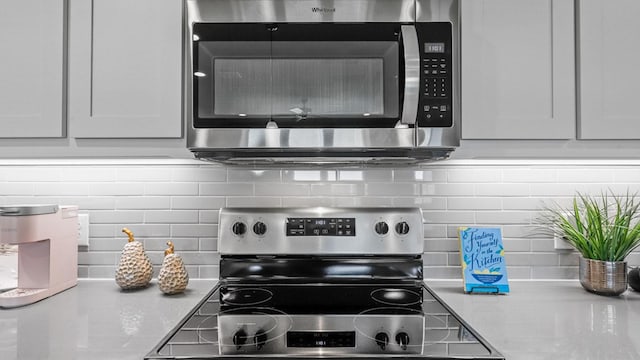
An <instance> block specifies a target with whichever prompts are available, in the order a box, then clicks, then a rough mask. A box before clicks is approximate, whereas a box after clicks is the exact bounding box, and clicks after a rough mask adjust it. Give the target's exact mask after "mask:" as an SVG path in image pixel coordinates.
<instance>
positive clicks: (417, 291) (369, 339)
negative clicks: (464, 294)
mask: <svg viewBox="0 0 640 360" xmlns="http://www.w3.org/2000/svg"><path fill="white" fill-rule="evenodd" d="M261 357H265V358H283V359H284V358H288V359H296V358H300V359H302V358H304V359H309V358H331V359H341V358H344V359H347V358H354V357H357V358H384V357H394V358H406V359H422V358H429V359H461V358H464V359H504V357H503V356H502V355H501V354H500V353H499V352H497V351H496V350H495V349H494V348H493V347H492V346H491V345H489V344H488V343H487V342H486V341H485V340H484V339H482V338H481V337H480V336H479V335H478V334H477V333H476V332H475V331H474V330H473V329H471V328H470V327H469V326H468V325H466V324H465V323H464V322H463V321H462V320H461V319H460V317H459V316H457V315H456V314H455V313H453V312H452V311H451V309H449V308H448V307H447V306H446V305H445V304H444V303H443V302H442V301H441V300H440V299H439V298H438V297H437V296H436V295H435V294H434V293H433V292H432V291H431V290H430V289H429V288H428V287H427V286H425V285H424V284H419V285H415V284H413V285H412V284H400V285H398V284H395V285H393V286H386V285H380V284H376V285H372V284H366V285H357V284H341V285H330V286H327V285H323V284H314V285H282V284H271V285H269V284H259V285H258V284H253V285H250V284H247V285H237V284H236V285H229V284H225V283H223V284H219V285H218V286H216V288H214V289H213V290H212V291H211V292H210V293H209V294H207V296H205V298H204V299H203V300H202V301H201V302H200V303H199V304H198V306H197V307H196V308H194V310H193V311H192V312H191V313H190V314H188V315H187V316H186V317H185V318H184V319H183V320H182V321H181V322H180V323H179V324H178V326H177V327H176V328H175V329H174V330H173V331H172V332H171V333H170V334H169V335H167V336H166V337H165V338H164V339H163V340H162V341H161V342H160V343H159V344H158V345H157V346H156V347H155V348H154V349H153V350H152V351H151V352H150V353H149V354H147V356H146V357H145V358H146V359H238V358H253V359H255V358H261Z"/></svg>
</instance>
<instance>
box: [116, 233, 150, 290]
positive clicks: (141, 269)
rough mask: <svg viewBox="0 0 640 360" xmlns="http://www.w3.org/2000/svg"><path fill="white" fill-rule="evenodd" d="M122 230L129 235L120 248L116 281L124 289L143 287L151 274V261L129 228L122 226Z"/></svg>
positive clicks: (147, 282)
mask: <svg viewBox="0 0 640 360" xmlns="http://www.w3.org/2000/svg"><path fill="white" fill-rule="evenodd" d="M122 232H123V233H125V234H127V235H128V236H129V242H128V243H127V244H126V245H125V246H124V249H122V255H121V256H120V263H119V264H118V269H117V270H116V283H118V285H119V286H120V287H121V288H123V289H124V290H130V289H137V288H141V287H145V286H147V285H148V284H149V282H150V281H151V276H152V275H153V267H152V266H151V261H149V257H148V256H147V253H145V252H144V247H143V246H142V243H141V242H139V241H136V240H134V238H133V233H132V232H131V230H129V229H127V228H123V229H122Z"/></svg>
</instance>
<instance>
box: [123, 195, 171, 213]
mask: <svg viewBox="0 0 640 360" xmlns="http://www.w3.org/2000/svg"><path fill="white" fill-rule="evenodd" d="M170 207H171V198H170V197H168V196H124V197H116V209H117V210H151V209H158V210H160V209H169V208H170Z"/></svg>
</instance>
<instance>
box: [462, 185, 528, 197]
mask: <svg viewBox="0 0 640 360" xmlns="http://www.w3.org/2000/svg"><path fill="white" fill-rule="evenodd" d="M529 186H530V185H529V184H475V185H474V189H475V194H476V195H477V196H501V197H506V196H518V197H519V196H522V195H523V194H529Z"/></svg>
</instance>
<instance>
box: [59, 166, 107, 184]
mask: <svg viewBox="0 0 640 360" xmlns="http://www.w3.org/2000/svg"><path fill="white" fill-rule="evenodd" d="M60 181H82V182H101V183H106V182H114V181H116V168H115V167H108V166H104V167H100V166H67V167H62V168H60Z"/></svg>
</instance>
